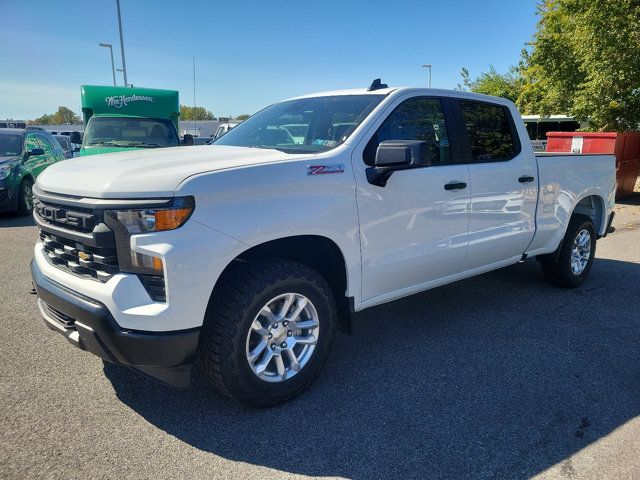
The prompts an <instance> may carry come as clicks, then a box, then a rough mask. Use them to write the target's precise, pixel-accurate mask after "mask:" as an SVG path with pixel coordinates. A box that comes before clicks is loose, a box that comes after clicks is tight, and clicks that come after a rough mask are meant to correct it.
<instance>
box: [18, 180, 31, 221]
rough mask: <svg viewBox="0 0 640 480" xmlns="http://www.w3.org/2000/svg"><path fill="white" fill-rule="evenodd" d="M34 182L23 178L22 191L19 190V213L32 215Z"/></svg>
mask: <svg viewBox="0 0 640 480" xmlns="http://www.w3.org/2000/svg"><path fill="white" fill-rule="evenodd" d="M32 188H33V182H32V181H31V180H29V179H28V178H25V179H24V180H22V183H21V184H20V191H19V192H18V215H20V216H27V215H31V211H32V210H33V191H32Z"/></svg>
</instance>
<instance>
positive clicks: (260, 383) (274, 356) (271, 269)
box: [198, 259, 336, 408]
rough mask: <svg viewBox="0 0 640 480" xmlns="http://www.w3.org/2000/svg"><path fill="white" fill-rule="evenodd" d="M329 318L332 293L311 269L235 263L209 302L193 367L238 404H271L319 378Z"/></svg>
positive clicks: (329, 336)
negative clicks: (199, 369)
mask: <svg viewBox="0 0 640 480" xmlns="http://www.w3.org/2000/svg"><path fill="white" fill-rule="evenodd" d="M335 318H336V307H335V302H334V299H333V295H332V293H331V289H330V288H329V285H328V284H327V282H326V281H325V280H324V278H322V276H321V275H320V274H319V273H318V272H316V271H315V270H313V269H311V268H309V267H307V266H305V265H302V264H299V263H294V262H291V261H288V260H281V259H261V260H257V261H255V262H252V263H245V262H238V264H237V265H235V266H233V267H232V268H231V269H230V271H228V272H226V273H225V275H224V276H223V277H222V278H221V279H220V282H219V286H218V287H216V290H215V291H214V293H213V295H212V297H211V301H210V302H209V307H208V309H207V314H206V318H205V322H204V325H203V330H202V334H201V338H200V349H199V358H198V363H199V367H200V368H201V369H202V372H203V373H204V377H205V379H208V380H209V381H210V383H212V384H213V385H214V386H215V387H216V388H217V389H218V390H219V391H221V392H222V393H224V394H226V395H228V396H230V397H231V398H233V399H234V400H237V401H239V402H240V403H243V404H245V405H247V406H251V407H257V408H266V407H271V406H274V405H277V404H279V403H282V402H284V401H286V400H288V399H290V398H293V397H294V396H296V395H298V394H299V393H300V392H302V391H303V390H304V389H306V388H307V387H308V386H309V385H310V384H311V382H312V381H313V379H314V378H315V377H316V376H317V375H318V374H319V372H320V370H321V369H322V367H323V365H324V364H325V362H326V359H327V356H328V354H329V350H330V348H331V344H332V342H333V336H334V331H335V323H336V321H335Z"/></svg>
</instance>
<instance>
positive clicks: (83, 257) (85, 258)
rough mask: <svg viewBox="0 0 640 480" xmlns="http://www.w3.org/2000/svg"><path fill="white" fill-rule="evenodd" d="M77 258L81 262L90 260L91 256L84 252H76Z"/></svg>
mask: <svg viewBox="0 0 640 480" xmlns="http://www.w3.org/2000/svg"><path fill="white" fill-rule="evenodd" d="M78 257H80V258H81V259H82V260H90V259H91V254H89V253H86V252H78Z"/></svg>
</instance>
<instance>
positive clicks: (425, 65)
mask: <svg viewBox="0 0 640 480" xmlns="http://www.w3.org/2000/svg"><path fill="white" fill-rule="evenodd" d="M420 66H421V67H423V68H428V69H429V84H428V85H429V88H431V65H430V64H424V65H420Z"/></svg>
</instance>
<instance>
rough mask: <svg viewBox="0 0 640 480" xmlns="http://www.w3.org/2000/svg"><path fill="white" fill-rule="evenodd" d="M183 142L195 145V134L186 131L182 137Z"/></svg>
mask: <svg viewBox="0 0 640 480" xmlns="http://www.w3.org/2000/svg"><path fill="white" fill-rule="evenodd" d="M182 144H183V145H193V135H191V134H190V133H185V134H184V137H182Z"/></svg>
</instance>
